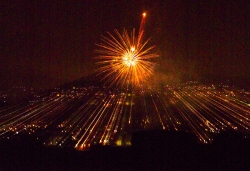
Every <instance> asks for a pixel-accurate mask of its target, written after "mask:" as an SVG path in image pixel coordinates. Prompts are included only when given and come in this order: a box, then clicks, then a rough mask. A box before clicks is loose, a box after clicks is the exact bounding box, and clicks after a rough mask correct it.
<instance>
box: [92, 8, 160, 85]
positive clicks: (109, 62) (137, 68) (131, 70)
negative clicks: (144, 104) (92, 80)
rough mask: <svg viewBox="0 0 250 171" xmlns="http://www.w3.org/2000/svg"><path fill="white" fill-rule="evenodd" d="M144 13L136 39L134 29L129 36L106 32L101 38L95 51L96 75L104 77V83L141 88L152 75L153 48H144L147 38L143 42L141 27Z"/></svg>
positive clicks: (127, 34) (154, 56) (116, 32)
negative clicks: (97, 69)
mask: <svg viewBox="0 0 250 171" xmlns="http://www.w3.org/2000/svg"><path fill="white" fill-rule="evenodd" d="M145 17H146V13H143V17H142V21H141V25H140V30H139V33H138V36H136V32H135V29H133V31H132V32H131V33H130V34H129V33H128V31H127V30H125V29H124V30H123V32H122V33H119V32H118V30H115V31H114V32H115V34H114V35H112V34H111V33H109V32H108V33H107V34H108V37H104V36H103V37H102V40H101V43H100V44H98V45H97V46H99V47H100V49H98V50H96V52H97V53H98V54H100V56H99V57H98V58H97V59H98V60H99V61H98V62H97V64H99V65H100V69H99V71H98V72H99V74H105V75H104V77H103V79H102V80H105V83H106V84H109V85H119V86H128V85H132V86H141V85H142V84H143V83H145V82H146V81H147V80H148V78H149V77H150V76H152V75H153V71H154V64H155V63H154V62H153V59H154V58H156V57H158V55H157V54H154V53H151V50H152V49H153V48H154V46H149V47H147V44H148V42H149V40H150V39H147V40H146V41H145V42H143V40H142V38H143V34H144V30H143V27H144V26H143V25H144V23H145Z"/></svg>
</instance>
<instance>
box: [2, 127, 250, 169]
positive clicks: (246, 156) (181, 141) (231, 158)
mask: <svg viewBox="0 0 250 171" xmlns="http://www.w3.org/2000/svg"><path fill="white" fill-rule="evenodd" d="M132 144H133V145H132V146H131V147H112V146H94V147H91V149H90V150H88V151H76V150H74V149H69V148H58V147H45V146H43V145H41V144H40V143H38V141H36V140H35V139H33V138H32V136H24V137H22V136H21V137H19V138H14V139H10V140H1V141H0V170H1V171H9V170H11V171H12V170H13V171H19V170H20V171H21V170H24V171H29V170H32V171H35V170H38V171H50V170H53V171H57V170H59V171H64V170H72V171H78V170H102V171H104V170H118V171H120V170H126V171H128V170H136V171H138V170H139V171H140V170H154V171H155V170H167V171H168V170H169V171H185V170H190V171H191V170H192V171H195V170H201V171H206V170H209V171H210V170H215V171H217V170H233V171H236V170H239V171H247V170H250V141H249V137H247V136H245V135H239V134H237V133H236V132H225V133H222V134H220V135H219V136H217V137H216V138H215V139H214V141H213V143H212V144H210V145H204V144H198V143H197V142H196V141H195V139H193V137H192V136H191V135H188V134H185V133H176V132H163V131H149V132H140V133H136V134H135V135H133V139H132Z"/></svg>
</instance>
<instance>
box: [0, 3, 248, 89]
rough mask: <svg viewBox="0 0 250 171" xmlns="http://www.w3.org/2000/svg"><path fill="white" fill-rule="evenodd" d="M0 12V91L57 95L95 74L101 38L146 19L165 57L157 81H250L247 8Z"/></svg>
mask: <svg viewBox="0 0 250 171" xmlns="http://www.w3.org/2000/svg"><path fill="white" fill-rule="evenodd" d="M0 6H1V12H0V14H1V16H0V21H1V27H0V36H1V37H0V42H1V45H0V52H1V53H0V68H1V70H0V79H1V81H0V82H1V83H0V87H1V88H6V87H9V86H28V87H30V86H31V87H35V88H52V87H55V86H58V85H60V84H64V83H67V82H70V81H73V80H76V79H79V78H81V77H83V76H86V75H89V74H93V72H94V70H95V68H96V67H97V66H96V65H95V60H94V59H93V58H94V57H95V56H97V54H96V53H95V49H97V46H96V45H95V44H98V43H100V39H101V35H106V32H107V31H109V32H111V33H112V32H113V30H114V29H118V30H119V31H122V29H123V28H126V29H127V30H128V31H131V30H132V29H133V28H135V29H136V30H137V31H138V30H139V26H140V20H141V14H142V12H144V11H145V12H147V18H146V25H145V36H146V37H147V38H149V37H151V40H150V42H149V44H150V45H156V48H155V49H154V52H155V53H158V54H159V55H160V57H159V58H158V59H157V63H158V64H157V66H156V73H155V78H158V80H159V79H160V80H161V81H164V82H165V81H166V83H169V82H172V83H175V82H179V81H185V80H201V81H204V80H205V81H206V80H211V81H218V80H220V79H221V80H230V81H232V80H237V81H239V80H240V82H241V83H242V84H246V83H248V82H249V80H250V1H249V0H239V1H236V0H207V1H204V0H193V1H188V0H179V1H176V0H170V1H167V0H119V1H118V0H109V1H108V0H107V1H102V0H99V1H97V0H83V1H81V2H80V1H79V2H71V1H53V0H50V1H28V0H27V1H24V0H23V1H11V2H10V1H5V2H1V3H0ZM156 80H157V79H156Z"/></svg>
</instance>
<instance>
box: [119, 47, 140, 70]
mask: <svg viewBox="0 0 250 171" xmlns="http://www.w3.org/2000/svg"><path fill="white" fill-rule="evenodd" d="M122 60H123V63H124V64H125V65H126V66H128V67H133V66H135V65H136V63H137V60H138V59H137V57H136V53H135V48H134V47H131V49H130V51H128V52H126V53H125V54H124V55H123V58H122Z"/></svg>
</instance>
